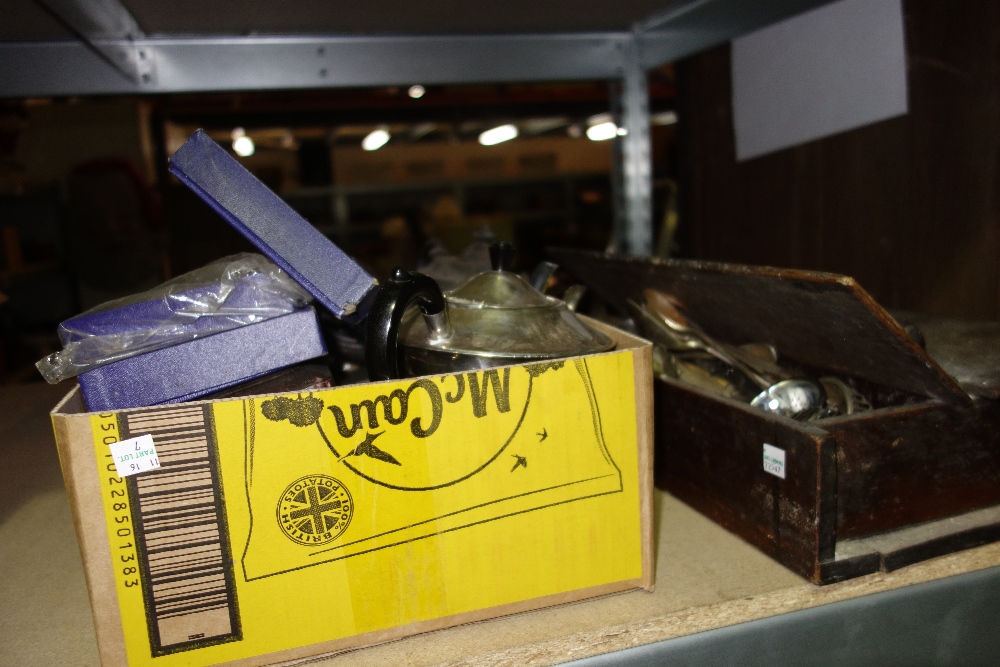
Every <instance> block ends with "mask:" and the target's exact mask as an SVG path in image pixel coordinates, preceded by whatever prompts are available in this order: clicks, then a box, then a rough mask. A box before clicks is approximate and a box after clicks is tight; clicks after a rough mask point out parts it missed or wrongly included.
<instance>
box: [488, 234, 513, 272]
mask: <svg viewBox="0 0 1000 667" xmlns="http://www.w3.org/2000/svg"><path fill="white" fill-rule="evenodd" d="M513 263H514V244H513V243H511V242H510V241H495V242H493V243H491V244H490V264H491V265H492V266H493V270H494V271H509V270H510V267H511V266H512V265H513Z"/></svg>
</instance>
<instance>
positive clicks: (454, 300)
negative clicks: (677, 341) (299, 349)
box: [366, 241, 615, 381]
mask: <svg viewBox="0 0 1000 667" xmlns="http://www.w3.org/2000/svg"><path fill="white" fill-rule="evenodd" d="M513 255H514V247H513V246H512V245H511V244H510V243H507V242H505V241H499V242H496V243H494V244H493V245H491V246H490V260H491V263H492V266H493V270H491V271H486V272H483V273H480V274H479V275H477V276H474V277H473V278H471V279H470V280H469V281H468V282H467V283H465V284H464V285H462V286H461V287H459V288H457V289H455V290H452V291H451V292H448V293H442V292H441V289H440V288H439V287H438V285H437V283H436V282H434V280H432V279H431V278H429V277H427V276H425V275H422V274H420V273H408V272H406V271H404V270H402V269H396V270H395V271H393V274H392V276H391V277H390V278H389V281H388V282H387V283H385V284H384V285H383V286H382V287H381V288H380V290H379V293H378V295H377V296H376V298H375V302H374V304H373V305H372V308H371V311H370V312H369V315H368V325H367V341H366V361H367V364H368V374H369V377H370V378H371V379H372V380H373V381H375V380H387V379H392V378H400V377H407V376H416V375H435V374H442V373H453V372H458V371H464V370H473V369H479V368H492V367H494V366H505V365H508V364H520V363H531V362H535V361H544V360H547V359H556V358H560V357H568V356H576V355H583V354H594V353H597V352H605V351H607V350H610V349H612V348H614V345H615V343H614V341H613V340H612V339H611V338H610V337H608V336H606V335H605V334H603V333H601V332H599V331H596V330H594V329H592V328H591V327H590V326H588V325H587V324H585V323H584V322H583V321H582V320H580V318H578V317H577V316H576V315H575V314H574V313H573V312H572V311H571V310H570V309H569V308H568V307H567V306H566V304H565V303H564V302H563V301H560V300H559V299H556V298H554V297H551V296H548V295H545V294H542V293H541V292H539V291H538V290H536V289H535V288H533V287H532V286H531V285H529V284H528V282H527V281H525V280H524V279H523V278H521V276H519V275H517V274H516V273H514V272H512V271H510V270H509V267H510V263H511V260H512V259H513ZM414 304H415V305H416V306H417V308H412V309H411V306H412V305H414Z"/></svg>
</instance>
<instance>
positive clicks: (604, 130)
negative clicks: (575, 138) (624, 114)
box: [587, 120, 618, 141]
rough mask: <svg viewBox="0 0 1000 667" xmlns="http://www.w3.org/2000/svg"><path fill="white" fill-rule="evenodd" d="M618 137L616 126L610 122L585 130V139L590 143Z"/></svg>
mask: <svg viewBox="0 0 1000 667" xmlns="http://www.w3.org/2000/svg"><path fill="white" fill-rule="evenodd" d="M616 136H618V126H617V125H615V124H614V123H612V122H611V121H610V120H609V121H607V122H605V123H598V124H597V125H592V126H591V127H588V128H587V138H588V139H590V140H591V141H607V140H608V139H614V138H615V137H616Z"/></svg>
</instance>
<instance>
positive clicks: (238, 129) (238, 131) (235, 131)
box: [229, 127, 247, 141]
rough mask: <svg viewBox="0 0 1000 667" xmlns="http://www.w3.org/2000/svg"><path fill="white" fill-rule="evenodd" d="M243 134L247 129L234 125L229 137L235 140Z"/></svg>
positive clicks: (245, 134) (243, 135)
mask: <svg viewBox="0 0 1000 667" xmlns="http://www.w3.org/2000/svg"><path fill="white" fill-rule="evenodd" d="M245 136H247V131H246V130H244V129H243V128H242V127H234V128H233V131H232V132H230V133H229V138H230V139H232V140H233V141H236V140H237V139H239V138H240V137H245Z"/></svg>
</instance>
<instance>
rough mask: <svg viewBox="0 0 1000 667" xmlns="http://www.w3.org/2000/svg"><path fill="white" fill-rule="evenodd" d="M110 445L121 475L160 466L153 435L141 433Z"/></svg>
mask: <svg viewBox="0 0 1000 667" xmlns="http://www.w3.org/2000/svg"><path fill="white" fill-rule="evenodd" d="M110 447H111V456H113V457H114V459H115V468H117V469H118V476H119V477H128V476H129V475H135V474H137V473H140V472H145V471H147V470H156V469H157V468H159V467H160V459H159V458H157V456H156V447H154V446H153V436H151V435H140V436H139V437H138V438H130V439H128V440H122V441H121V442H113V443H111V445H110Z"/></svg>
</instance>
